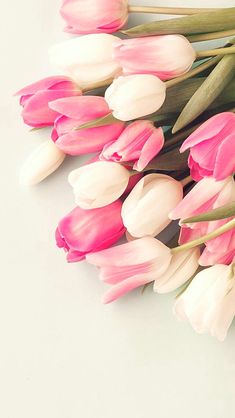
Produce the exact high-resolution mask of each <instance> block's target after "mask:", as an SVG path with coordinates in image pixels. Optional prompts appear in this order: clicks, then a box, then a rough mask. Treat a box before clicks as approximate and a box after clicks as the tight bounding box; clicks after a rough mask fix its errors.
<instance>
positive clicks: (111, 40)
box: [49, 33, 120, 88]
mask: <svg viewBox="0 0 235 418" xmlns="http://www.w3.org/2000/svg"><path fill="white" fill-rule="evenodd" d="M118 42H120V39H119V38H117V37H116V36H113V35H109V34H106V33H100V34H91V35H85V36H80V37H76V38H72V39H69V40H68V41H65V42H62V43H60V44H57V45H54V46H52V47H51V48H50V49H49V57H50V61H51V64H52V65H53V66H54V67H55V68H56V69H59V70H61V71H62V72H63V73H64V74H65V75H68V76H70V77H72V78H73V79H74V80H75V81H76V82H77V83H78V84H79V86H80V87H82V88H89V87H90V86H92V85H93V84H95V83H98V82H102V81H104V80H107V79H110V78H113V77H114V76H115V75H117V74H118V73H119V72H120V66H119V64H118V63H117V62H116V61H115V60H114V59H113V45H115V44H116V43H118Z"/></svg>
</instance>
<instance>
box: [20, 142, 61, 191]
mask: <svg viewBox="0 0 235 418" xmlns="http://www.w3.org/2000/svg"><path fill="white" fill-rule="evenodd" d="M64 159H65V154H64V153H63V152H62V151H61V150H60V149H59V148H57V146H56V145H55V144H54V142H52V141H51V139H49V140H47V141H45V142H43V143H42V144H41V145H40V146H39V147H38V148H37V149H36V150H35V151H34V152H33V153H32V154H31V155H30V156H29V157H28V159H27V160H26V162H25V163H24V165H23V167H22V169H21V172H20V184H21V185H22V186H34V185H35V184H38V183H40V182H41V181H42V180H44V179H45V178H46V177H48V176H49V175H50V174H52V173H53V172H54V171H55V170H57V168H58V167H59V166H60V165H61V164H62V162H63V161H64Z"/></svg>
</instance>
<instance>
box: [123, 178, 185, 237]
mask: <svg viewBox="0 0 235 418" xmlns="http://www.w3.org/2000/svg"><path fill="white" fill-rule="evenodd" d="M182 197H183V187H182V184H181V183H180V182H179V181H176V180H174V179H173V178H172V177H169V176H166V175H163V174H148V175H147V176H145V177H144V178H142V179H141V180H140V181H139V182H138V183H137V185H136V186H135V187H134V188H133V190H132V191H131V193H130V194H129V196H128V197H127V199H126V200H125V202H124V203H123V207H122V218H123V222H124V225H125V227H126V228H127V231H128V232H129V233H130V234H131V235H132V236H133V237H138V238H139V237H144V236H146V235H150V236H153V237H154V236H156V235H158V234H159V233H160V232H161V231H163V229H164V228H166V226H167V225H169V223H170V222H171V221H170V219H169V217H168V214H169V212H170V211H171V210H172V209H173V208H175V206H176V205H177V204H178V203H179V202H180V201H181V199H182Z"/></svg>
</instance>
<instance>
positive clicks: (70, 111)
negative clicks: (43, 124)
mask: <svg viewBox="0 0 235 418" xmlns="http://www.w3.org/2000/svg"><path fill="white" fill-rule="evenodd" d="M49 106H50V108H51V109H53V110H54V111H56V112H57V115H58V117H57V119H56V121H55V124H54V129H53V131H52V139H53V141H55V142H56V145H57V146H58V147H59V148H60V149H61V150H62V151H64V152H65V153H66V154H70V155H81V154H86V153H91V152H96V151H101V150H102V148H103V147H104V145H105V144H107V143H109V142H110V141H115V140H116V139H117V138H118V137H119V135H120V134H121V132H122V131H123V129H124V127H125V125H124V123H123V122H121V121H120V123H115V124H112V125H105V126H100V127H96V128H87V129H81V130H79V129H77V128H79V126H81V125H83V124H84V123H86V122H89V121H90V120H93V119H96V118H100V117H103V116H106V115H107V114H109V113H110V110H109V108H108V105H107V103H106V101H105V99H104V98H103V97H98V96H81V97H68V98H66V99H61V100H56V101H54V102H51V103H50V105H49Z"/></svg>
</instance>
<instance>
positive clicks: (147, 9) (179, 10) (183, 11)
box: [129, 6, 218, 15]
mask: <svg viewBox="0 0 235 418" xmlns="http://www.w3.org/2000/svg"><path fill="white" fill-rule="evenodd" d="M216 10H218V8H200V9H199V8H190V7H156V6H129V13H156V14H164V15H168V14H170V15H193V14H196V13H205V12H214V11H216Z"/></svg>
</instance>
